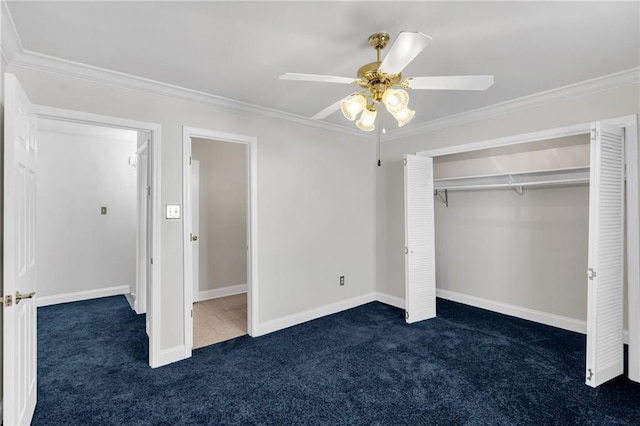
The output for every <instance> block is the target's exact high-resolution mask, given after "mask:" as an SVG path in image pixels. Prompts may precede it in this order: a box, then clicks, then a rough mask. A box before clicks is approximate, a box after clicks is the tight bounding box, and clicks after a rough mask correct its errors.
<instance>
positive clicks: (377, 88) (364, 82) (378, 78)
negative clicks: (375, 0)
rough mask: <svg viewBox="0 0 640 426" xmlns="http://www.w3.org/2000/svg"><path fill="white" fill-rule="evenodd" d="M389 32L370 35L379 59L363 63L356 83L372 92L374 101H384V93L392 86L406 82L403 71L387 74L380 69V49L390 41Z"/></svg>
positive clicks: (371, 44) (370, 41)
mask: <svg viewBox="0 0 640 426" xmlns="http://www.w3.org/2000/svg"><path fill="white" fill-rule="evenodd" d="M389 39H390V37H389V34H387V33H375V34H372V35H371V36H369V45H370V46H371V47H373V48H374V49H376V55H377V60H376V61H375V62H371V63H368V64H365V65H363V66H362V67H360V69H359V70H358V80H356V82H355V83H356V84H357V85H358V86H360V87H362V88H364V89H367V90H368V91H369V92H370V93H371V98H372V99H373V101H374V102H380V101H382V94H383V93H384V92H385V90H387V89H388V88H389V87H391V86H402V87H405V86H406V84H405V82H404V81H402V73H399V74H386V73H383V72H380V71H378V68H380V64H381V63H382V61H380V49H384V48H385V47H386V46H387V44H388V43H389Z"/></svg>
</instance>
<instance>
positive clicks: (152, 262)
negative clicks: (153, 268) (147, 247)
mask: <svg viewBox="0 0 640 426" xmlns="http://www.w3.org/2000/svg"><path fill="white" fill-rule="evenodd" d="M151 264H152V265H153V257H152V258H151Z"/></svg>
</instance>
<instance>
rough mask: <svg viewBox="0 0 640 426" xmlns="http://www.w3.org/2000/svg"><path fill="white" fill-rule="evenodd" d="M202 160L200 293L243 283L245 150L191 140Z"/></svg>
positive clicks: (241, 146)
mask: <svg viewBox="0 0 640 426" xmlns="http://www.w3.org/2000/svg"><path fill="white" fill-rule="evenodd" d="M191 141H192V145H191V149H192V157H193V159H194V160H198V161H200V197H199V199H200V215H199V219H200V220H199V222H200V223H199V231H198V243H199V248H200V256H199V260H200V262H199V280H198V286H199V290H200V291H206V290H213V289H217V288H223V287H230V286H234V285H242V284H247V147H246V145H244V144H239V143H231V142H220V141H214V140H208V139H198V138H192V140H191Z"/></svg>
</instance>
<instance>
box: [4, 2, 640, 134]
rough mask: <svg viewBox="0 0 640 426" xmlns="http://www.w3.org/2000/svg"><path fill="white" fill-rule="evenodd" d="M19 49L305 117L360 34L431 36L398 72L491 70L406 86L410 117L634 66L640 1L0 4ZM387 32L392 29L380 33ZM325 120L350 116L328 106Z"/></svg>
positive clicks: (356, 54)
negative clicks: (445, 83) (468, 87)
mask: <svg viewBox="0 0 640 426" xmlns="http://www.w3.org/2000/svg"><path fill="white" fill-rule="evenodd" d="M9 10H10V12H11V15H12V17H13V20H14V22H15V24H16V27H17V30H18V33H19V36H20V38H21V40H22V44H23V45H24V48H25V49H28V50H31V51H35V52H39V53H43V54H47V55H52V56H57V57H60V58H64V59H69V60H73V61H77V62H82V63H85V64H89V65H93V66H98V67H103V68H108V69H112V70H116V71H120V72H124V73H129V74H133V75H137V76H141V77H145V78H149V79H152V80H157V81H160V82H164V83H170V84H173V85H177V86H182V87H185V88H189V89H194V90H199V91H203V92H207V93H210V94H214V95H219V96H223V97H227V98H232V99H236V100H239V101H243V102H248V103H251V104H255V105H260V106H264V107H268V108H272V109H276V110H280V111H285V112H290V113H295V114H299V115H303V116H308V117H309V116H312V115H313V114H315V113H316V112H318V111H320V110H322V109H323V108H325V107H326V106H328V105H329V104H331V103H333V102H335V101H336V100H338V99H340V98H342V97H344V96H346V95H347V94H349V93H351V92H352V91H354V87H353V86H345V85H338V84H325V83H304V82H293V81H280V80H278V76H279V75H280V74H282V73H285V72H300V73H315V74H329V75H338V76H346V77H351V76H355V72H356V70H357V69H358V68H359V67H360V66H361V65H363V64H365V63H368V62H372V61H374V60H375V51H374V50H373V49H371V48H370V47H369V46H368V44H367V38H368V36H369V35H370V34H372V33H374V32H379V31H387V32H389V33H390V34H391V35H392V37H394V36H395V35H396V34H397V33H398V32H399V31H401V30H409V31H422V32H424V33H425V34H428V35H430V36H431V37H433V42H432V43H431V44H430V46H428V47H427V48H426V49H425V50H424V51H423V52H422V53H421V54H420V56H418V58H416V59H415V60H414V61H413V62H412V63H411V64H410V65H409V66H408V67H407V68H406V69H405V72H404V73H403V75H404V76H406V77H408V76H423V75H426V76H428V75H465V74H493V75H494V76H495V84H494V86H493V87H491V88H490V89H489V90H487V91H486V92H458V91H413V92H411V93H410V96H411V103H410V106H411V107H412V108H413V109H415V110H416V111H417V114H416V118H415V119H414V121H413V122H412V123H411V124H410V125H409V126H411V125H412V124H414V123H420V122H426V121H431V120H434V119H437V118H441V117H445V116H448V115H452V114H456V113H461V112H464V111H469V110H473V109H477V108H480V107H484V106H488V105H492V104H496V103H499V102H503V101H507V100H510V99H514V98H519V97H523V96H526V95H531V94H534V93H538V92H542V91H546V90H550V89H554V88H558V87H562V86H566V85H569V84H572V83H576V82H580V81H584V80H587V79H591V78H595V77H599V76H602V75H607V74H611V73H615V72H618V71H623V70H627V69H630V68H634V67H638V66H639V65H640V58H639V57H640V54H639V52H640V33H639V27H640V3H639V2H610V1H608V2H602V3H600V2H446V3H445V2H403V3H401V2H377V1H368V2H311V1H301V2H267V1H260V2H238V1H236V2H166V1H151V2H150V1H146V2H113V1H103V2H94V1H92V2H57V1H46V2H31V1H21V2H9ZM392 42H393V39H392ZM327 121H330V122H333V123H336V124H340V125H345V126H348V127H353V123H350V122H348V121H346V120H345V119H344V118H343V117H342V115H341V114H340V113H339V112H338V113H336V114H334V115H332V116H330V117H329V118H328V119H327Z"/></svg>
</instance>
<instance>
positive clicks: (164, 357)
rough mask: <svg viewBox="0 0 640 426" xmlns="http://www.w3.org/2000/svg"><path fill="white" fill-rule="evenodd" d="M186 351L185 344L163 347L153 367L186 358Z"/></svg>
mask: <svg viewBox="0 0 640 426" xmlns="http://www.w3.org/2000/svg"><path fill="white" fill-rule="evenodd" d="M184 352H185V349H184V346H183V345H179V346H174V347H172V348H169V349H163V350H162V351H161V352H160V354H159V355H158V357H157V358H156V359H155V362H154V364H153V365H152V366H151V367H152V368H158V367H162V366H164V365H167V364H171V363H174V362H176V361H181V360H183V359H184Z"/></svg>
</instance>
